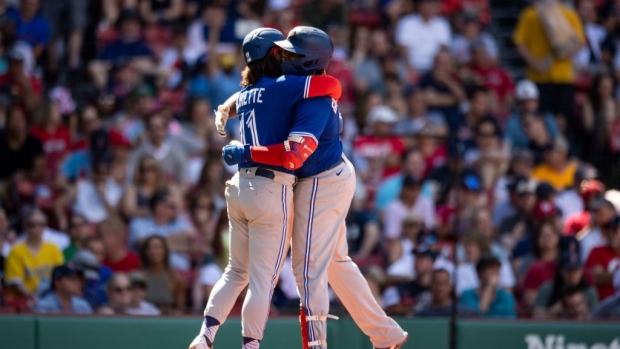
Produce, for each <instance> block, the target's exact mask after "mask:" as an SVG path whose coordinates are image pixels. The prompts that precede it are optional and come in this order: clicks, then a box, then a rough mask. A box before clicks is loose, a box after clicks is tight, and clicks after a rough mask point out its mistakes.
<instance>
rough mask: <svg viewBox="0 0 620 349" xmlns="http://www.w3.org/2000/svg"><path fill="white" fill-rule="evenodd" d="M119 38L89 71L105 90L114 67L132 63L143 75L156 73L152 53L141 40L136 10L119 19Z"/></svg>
mask: <svg viewBox="0 0 620 349" xmlns="http://www.w3.org/2000/svg"><path fill="white" fill-rule="evenodd" d="M118 27H119V38H118V39H117V40H116V41H114V42H112V43H111V44H110V45H108V46H107V47H105V48H104V49H103V51H102V52H101V54H99V56H98V57H97V59H96V60H93V61H92V62H91V63H90V66H89V67H88V68H89V71H90V73H91V77H92V79H93V82H94V84H95V86H97V87H98V88H99V89H103V88H104V87H105V86H106V84H107V81H108V76H109V72H110V70H111V68H112V67H113V66H114V65H119V64H126V63H131V65H132V66H134V67H137V68H138V70H139V71H140V72H141V73H152V72H154V69H155V65H154V62H153V60H152V57H151V56H152V52H151V50H150V49H149V48H148V47H147V46H146V44H145V43H144V41H143V40H142V38H141V33H140V32H141V24H140V16H139V15H138V13H137V12H136V11H135V10H134V9H129V8H127V9H124V10H122V12H121V13H120V17H119V19H118Z"/></svg>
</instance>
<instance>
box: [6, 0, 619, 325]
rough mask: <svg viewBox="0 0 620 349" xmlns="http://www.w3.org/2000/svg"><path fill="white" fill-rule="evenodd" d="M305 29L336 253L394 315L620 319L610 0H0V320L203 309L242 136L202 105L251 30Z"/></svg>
mask: <svg viewBox="0 0 620 349" xmlns="http://www.w3.org/2000/svg"><path fill="white" fill-rule="evenodd" d="M549 23H555V25H549ZM302 24H304V25H311V26H315V27H318V28H321V29H323V30H325V31H326V32H327V33H328V34H329V35H330V36H331V37H332V39H333V41H334V44H335V52H334V55H333V58H332V62H331V64H330V66H329V69H328V74H331V75H333V76H335V77H337V78H338V79H339V80H340V82H341V84H342V87H343V96H342V99H341V100H340V102H339V107H340V110H341V112H342V115H343V117H344V120H345V127H344V132H343V134H342V137H343V142H344V146H345V150H346V155H347V156H348V157H349V158H350V159H351V160H352V161H353V163H354V165H355V167H356V170H357V175H358V182H357V183H358V184H357V192H356V195H355V198H354V200H353V202H352V206H351V210H350V212H349V213H348V216H347V237H348V240H349V248H350V256H351V257H352V258H353V259H354V261H356V262H357V263H358V265H359V266H360V268H361V269H362V271H363V273H364V275H365V277H366V278H367V280H368V283H369V285H370V286H371V288H372V290H373V292H374V294H375V296H376V299H377V301H378V302H379V303H380V304H381V305H382V306H383V307H384V309H385V310H386V312H387V313H388V314H390V315H395V316H414V317H417V316H449V315H450V314H452V311H453V310H454V309H456V310H458V315H459V316H464V317H465V316H467V317H481V316H482V317H505V318H515V317H522V318H539V319H577V320H579V319H587V318H594V319H620V218H619V217H618V213H619V212H620V192H619V191H618V189H620V103H619V102H620V89H618V85H617V80H618V78H620V49H619V48H620V1H617V0H576V1H560V0H534V1H533V2H528V1H517V0H513V1H500V0H381V1H378V0H374V1H373V0H312V1H310V0H239V1H233V0H90V1H87V0H54V1H40V0H0V130H1V131H0V247H1V252H2V253H1V254H0V280H1V281H2V284H1V285H2V286H1V289H0V310H1V311H4V312H41V313H97V314H132V315H159V314H162V315H169V314H188V313H200V312H202V309H203V307H204V305H205V302H206V299H207V298H208V296H209V293H210V291H211V289H212V287H213V285H214V284H215V282H216V281H217V280H218V278H219V277H220V275H221V274H222V271H223V268H224V267H225V266H226V261H227V256H228V246H227V243H228V220H227V214H226V204H225V200H224V197H223V194H224V183H225V181H226V180H227V179H228V178H230V177H231V176H232V174H233V173H234V171H235V170H236V169H235V168H232V167H227V166H226V165H225V164H224V163H223V162H222V160H221V147H222V145H224V144H226V143H227V142H228V141H230V140H231V139H233V138H235V137H236V136H237V135H238V132H239V131H238V123H236V122H235V120H231V121H230V122H229V124H228V127H229V132H228V133H229V135H230V136H229V139H224V138H221V137H220V136H219V135H217V133H216V132H215V129H214V125H213V113H212V110H213V109H214V108H215V107H217V106H218V105H219V104H220V103H222V102H223V101H224V100H225V99H226V98H227V97H228V96H229V95H231V94H232V93H234V92H236V91H238V90H239V82H240V79H241V77H240V71H241V70H242V69H243V66H244V63H243V60H242V59H241V54H240V44H241V41H242V40H243V37H244V36H245V34H247V33H248V32H249V31H251V30H252V29H254V28H256V27H260V26H270V27H274V28H277V29H280V30H281V31H282V32H283V33H285V35H286V33H287V32H288V31H289V30H290V29H291V28H293V27H294V26H296V25H302ZM287 263H288V264H287V265H285V267H284V270H283V272H282V276H281V278H280V282H279V284H278V286H277V288H276V291H275V294H274V298H273V302H272V303H273V307H272V314H273V315H278V314H291V313H296V312H297V308H298V304H299V299H298V295H297V292H296V289H295V281H294V277H293V275H292V272H291V270H290V261H287ZM242 296H243V295H242ZM455 302H456V303H455ZM332 303H333V304H332V312H333V313H339V312H340V313H342V312H344V310H343V309H342V307H341V306H340V304H339V301H338V299H336V298H335V297H332ZM239 306H240V303H239V302H238V305H237V307H236V308H235V310H234V311H233V313H236V314H238V313H239Z"/></svg>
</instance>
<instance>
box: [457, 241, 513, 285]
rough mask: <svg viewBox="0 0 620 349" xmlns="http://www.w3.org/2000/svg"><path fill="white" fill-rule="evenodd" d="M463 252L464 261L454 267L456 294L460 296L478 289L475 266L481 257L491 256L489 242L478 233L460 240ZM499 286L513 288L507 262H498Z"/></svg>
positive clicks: (510, 270)
mask: <svg viewBox="0 0 620 349" xmlns="http://www.w3.org/2000/svg"><path fill="white" fill-rule="evenodd" d="M461 242H462V243H463V247H464V250H465V259H464V261H463V262H461V263H459V265H458V266H457V267H456V277H455V280H456V292H457V294H459V295H461V294H462V293H463V292H465V291H466V290H469V289H473V288H476V287H478V286H479V285H480V284H479V279H478V277H477V276H476V264H477V263H478V262H479V261H480V260H481V259H482V258H483V256H487V255H492V254H491V241H489V239H488V238H487V237H485V236H483V235H482V234H480V233H478V232H468V233H467V234H465V235H464V236H463V238H462V239H461ZM498 261H499V262H500V266H501V268H499V286H500V287H502V288H505V289H508V290H511V289H512V288H513V287H514V286H515V276H514V273H513V271H512V268H511V266H510V262H509V261H508V260H500V259H498Z"/></svg>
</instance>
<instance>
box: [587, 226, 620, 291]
mask: <svg viewBox="0 0 620 349" xmlns="http://www.w3.org/2000/svg"><path fill="white" fill-rule="evenodd" d="M601 230H602V232H603V235H604V236H605V237H606V238H607V244H606V245H605V246H600V247H596V248H594V249H593V250H592V252H591V253H590V256H589V257H588V259H587V260H586V264H585V269H586V270H587V271H589V272H590V273H591V274H592V278H593V279H594V285H596V290H597V291H598V299H599V301H602V300H604V299H605V298H607V297H610V296H613V295H614V286H613V275H614V272H616V271H618V270H620V216H616V217H614V218H612V219H611V220H610V221H609V222H607V223H605V224H603V226H602V227H601Z"/></svg>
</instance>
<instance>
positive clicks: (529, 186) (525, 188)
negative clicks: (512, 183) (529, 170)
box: [515, 178, 536, 195]
mask: <svg viewBox="0 0 620 349" xmlns="http://www.w3.org/2000/svg"><path fill="white" fill-rule="evenodd" d="M515 193H517V194H518V195H524V194H535V193H536V182H534V181H532V180H530V179H527V178H526V179H525V180H522V181H519V183H517V186H516V188H515Z"/></svg>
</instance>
